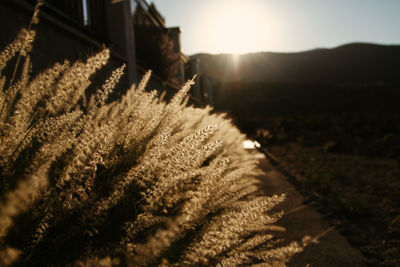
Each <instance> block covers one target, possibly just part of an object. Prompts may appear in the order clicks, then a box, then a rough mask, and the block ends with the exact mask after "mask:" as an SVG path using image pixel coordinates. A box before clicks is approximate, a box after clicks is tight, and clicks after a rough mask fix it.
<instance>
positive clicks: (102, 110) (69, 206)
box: [0, 13, 304, 266]
mask: <svg viewBox="0 0 400 267" xmlns="http://www.w3.org/2000/svg"><path fill="white" fill-rule="evenodd" d="M35 14H36V13H35ZM35 16H36V15H35ZM34 33H35V31H34V30H31V29H30V27H29V28H28V29H27V30H23V31H22V32H21V33H20V34H19V35H18V37H17V38H16V39H15V41H14V42H12V43H11V44H10V45H8V46H7V47H6V48H5V49H4V50H3V52H2V53H1V55H0V72H1V73H2V72H3V71H4V69H5V68H8V67H10V66H9V63H8V62H9V60H10V59H11V58H13V57H15V56H16V57H18V60H17V66H15V71H14V72H13V73H14V74H13V75H12V77H11V79H6V76H5V75H3V74H1V73H0V74H1V77H0V81H1V89H2V90H1V94H0V105H1V113H0V118H1V120H0V136H1V143H0V172H1V178H0V182H1V187H0V197H1V198H0V200H1V202H0V265H1V266H7V265H25V266H43V265H46V264H47V265H51V266H53V265H56V266H58V265H74V266H113V265H129V266H136V265H140V266H148V265H160V266H166V265H174V266H182V265H184V266H190V265H219V266H231V265H239V264H249V263H264V264H266V265H274V266H276V265H279V266H280V265H284V264H285V262H287V261H288V260H289V258H290V256H291V255H293V254H295V253H297V252H299V251H301V249H302V247H303V245H304V244H298V243H296V242H292V243H291V244H289V245H282V244H280V243H279V242H278V241H277V240H275V239H274V237H273V235H272V232H273V231H274V230H276V229H280V228H279V227H275V226H273V225H272V224H273V223H275V222H276V221H277V220H278V219H279V218H280V217H281V216H282V212H278V213H273V212H271V209H272V208H274V207H275V206H276V205H277V204H278V203H280V202H281V201H283V199H284V196H283V195H282V196H272V197H267V196H262V195H257V194H255V193H256V191H257V186H256V183H257V180H256V179H255V178H254V175H255V174H257V172H258V171H257V168H256V164H257V162H256V161H254V158H253V157H252V155H251V153H249V152H247V151H245V150H244V149H243V148H242V146H241V142H242V141H243V140H244V135H243V134H241V133H240V132H239V131H238V130H237V128H235V127H234V126H233V125H232V124H231V122H230V121H229V120H227V119H226V118H225V117H224V115H217V114H211V113H210V111H211V108H209V107H207V108H195V107H187V106H186V105H185V97H186V95H187V92H188V90H189V88H190V85H191V84H192V83H193V80H190V81H188V82H187V83H186V84H185V85H184V86H183V88H182V90H181V91H179V92H178V93H177V94H176V95H175V96H174V98H173V99H172V100H171V101H170V102H169V103H165V102H163V101H161V100H160V99H159V98H158V97H157V93H156V92H155V91H152V92H146V91H145V85H146V83H147V81H148V79H149V78H150V72H149V73H147V74H146V75H145V77H144V79H143V81H142V82H141V83H140V84H139V85H138V86H137V87H135V86H133V87H132V88H130V89H129V90H128V91H127V93H126V94H125V95H124V96H123V97H122V98H121V99H120V100H119V101H115V102H111V103H107V104H106V100H107V97H108V95H109V94H110V92H111V91H112V89H113V88H114V87H115V85H116V84H117V83H118V80H119V79H120V77H121V76H122V75H123V69H124V66H122V67H120V68H118V69H116V70H115V71H114V72H113V73H112V74H111V75H110V77H109V78H108V79H107V80H106V81H105V83H104V85H103V87H102V88H101V89H100V90H98V92H97V93H96V94H95V95H94V96H93V97H92V101H88V102H87V103H84V104H83V106H84V108H83V110H82V109H81V108H80V105H78V102H79V100H80V99H83V95H84V93H85V89H86V88H87V87H88V86H89V85H90V77H91V75H92V74H93V73H95V72H96V71H97V70H98V69H100V68H101V67H102V66H103V65H105V64H106V62H107V59H108V57H109V51H108V50H107V49H105V50H103V51H100V52H99V53H98V54H96V55H94V56H92V57H89V58H88V59H87V60H86V61H85V62H80V61H78V62H75V63H70V62H68V61H65V62H64V63H57V64H55V65H54V66H53V67H51V68H49V69H48V70H46V71H44V72H43V73H41V74H39V75H38V76H36V77H34V78H33V79H32V78H31V77H30V75H29V73H30V69H31V62H30V60H29V51H30V45H31V43H32V41H33V39H34ZM20 61H23V66H22V68H19V67H18V64H19V62H20ZM15 74H17V75H15ZM17 76H18V79H15V77H17ZM3 87H4V88H5V89H4V90H3ZM267 212H268V213H267Z"/></svg>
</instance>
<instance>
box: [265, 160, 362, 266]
mask: <svg viewBox="0 0 400 267" xmlns="http://www.w3.org/2000/svg"><path fill="white" fill-rule="evenodd" d="M260 168H262V169H263V170H264V171H265V175H262V176H259V177H258V178H259V180H260V181H261V182H262V183H261V189H262V190H263V191H264V192H266V193H267V194H268V195H273V194H281V193H286V194H287V197H286V201H285V202H284V203H283V204H281V205H280V208H281V209H283V210H284V211H285V215H284V216H283V218H282V219H281V220H280V221H279V222H278V223H277V225H280V226H283V227H285V228H286V232H284V233H282V234H279V235H282V237H283V238H285V240H298V241H301V239H302V238H303V237H304V236H306V235H309V236H311V237H316V236H318V235H320V234H322V236H321V237H320V238H319V242H318V243H311V244H310V245H308V246H307V247H306V248H305V250H304V251H303V252H302V253H300V254H298V255H296V256H295V257H293V259H292V260H291V262H290V263H289V264H288V265H289V266H306V265H307V264H309V266H324V267H325V266H343V267H345V266H366V265H365V264H364V263H363V259H364V258H363V256H362V255H361V253H360V252H359V251H358V250H356V249H354V248H353V247H351V246H350V244H349V243H348V242H347V240H346V238H344V237H343V236H342V235H341V234H340V233H339V232H338V231H336V230H335V229H334V228H333V227H332V226H331V225H329V223H328V222H327V221H326V220H325V219H324V218H322V216H321V215H320V214H319V213H318V212H317V211H316V210H314V209H313V208H312V207H310V206H303V202H304V197H303V196H302V195H301V194H300V193H299V192H297V190H296V189H295V188H294V186H293V185H292V184H290V183H289V182H288V180H287V178H286V177H285V176H284V175H282V174H281V173H280V172H278V171H277V170H276V169H275V168H274V167H273V166H272V165H271V164H270V163H269V161H268V160H266V159H265V158H264V159H261V160H260Z"/></svg>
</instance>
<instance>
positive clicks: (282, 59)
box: [192, 43, 400, 85]
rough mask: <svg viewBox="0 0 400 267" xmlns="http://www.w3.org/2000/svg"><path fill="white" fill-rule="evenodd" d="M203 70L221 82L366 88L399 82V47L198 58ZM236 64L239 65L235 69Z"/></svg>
mask: <svg viewBox="0 0 400 267" xmlns="http://www.w3.org/2000/svg"><path fill="white" fill-rule="evenodd" d="M192 57H193V58H198V59H200V69H201V71H203V72H205V73H206V74H208V75H209V76H211V77H212V78H213V79H214V80H217V81H221V82H233V81H243V82H273V83H295V84H299V83H301V84H336V85H338V84H360V83H362V84H365V83H399V82H400V45H377V44H367V43H352V44H347V45H343V46H339V47H336V48H332V49H314V50H310V51H305V52H299V53H273V52H258V53H249V54H244V55H240V56H238V58H236V59H235V57H234V56H232V55H231V54H219V55H211V54H196V55H193V56H192ZM235 62H237V65H235Z"/></svg>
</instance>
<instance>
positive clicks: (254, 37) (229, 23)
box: [202, 1, 276, 54]
mask: <svg viewBox="0 0 400 267" xmlns="http://www.w3.org/2000/svg"><path fill="white" fill-rule="evenodd" d="M213 10H215V12H212V14H211V15H210V16H208V17H207V21H206V23H205V24H203V27H202V31H203V33H204V35H205V36H207V38H205V40H203V42H204V46H207V47H209V48H210V50H212V51H215V52H219V53H233V54H243V53H247V52H256V51H260V50H263V49H265V46H266V44H267V43H268V42H267V37H268V36H269V37H271V36H273V38H276V34H275V32H274V30H275V29H274V27H273V26H274V25H272V23H270V21H271V18H268V17H267V14H265V13H264V12H263V11H262V10H259V9H257V5H254V4H250V3H249V2H246V1H229V2H225V3H224V4H222V3H221V4H220V5H219V6H215V7H214V9H213Z"/></svg>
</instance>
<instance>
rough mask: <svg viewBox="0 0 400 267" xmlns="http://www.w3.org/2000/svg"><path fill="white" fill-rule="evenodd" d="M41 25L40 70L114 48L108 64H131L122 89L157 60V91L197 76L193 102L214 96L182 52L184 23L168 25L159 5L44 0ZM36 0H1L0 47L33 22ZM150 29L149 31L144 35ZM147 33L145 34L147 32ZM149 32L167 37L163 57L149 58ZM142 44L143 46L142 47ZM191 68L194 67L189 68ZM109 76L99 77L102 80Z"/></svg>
mask: <svg viewBox="0 0 400 267" xmlns="http://www.w3.org/2000/svg"><path fill="white" fill-rule="evenodd" d="M43 2H44V5H43V6H42V7H41V11H40V15H39V18H40V23H39V26H38V27H37V37H36V40H35V44H34V49H33V52H32V62H33V63H34V68H33V72H34V74H35V73H37V72H40V71H42V70H44V69H46V68H48V67H49V66H51V65H52V64H53V63H55V62H60V61H63V60H64V59H68V60H71V61H72V60H76V59H82V58H85V57H87V55H90V54H94V53H95V52H97V51H99V50H100V49H102V48H103V47H104V46H106V47H108V48H110V51H111V59H110V63H109V64H108V66H107V68H109V69H114V68H115V67H117V66H120V65H121V64H122V63H126V64H127V71H126V72H127V75H125V77H124V80H123V81H122V82H121V85H120V87H121V88H128V87H129V86H130V85H131V84H132V83H136V82H138V81H139V80H140V78H141V76H142V75H143V74H144V73H145V72H146V70H147V69H150V68H152V69H153V68H154V66H155V65H154V64H153V65H152V64H149V61H151V60H153V61H154V62H156V63H158V64H159V63H160V62H161V63H162V64H159V65H158V67H159V68H158V69H156V68H154V69H155V70H154V71H153V73H154V74H153V76H152V79H151V81H150V82H149V87H150V88H151V89H154V88H157V89H158V90H160V91H166V92H167V96H168V95H170V96H171V95H173V94H174V93H175V92H176V91H177V90H179V88H180V86H181V85H182V83H183V82H184V81H185V80H187V79H189V78H191V77H192V76H193V75H195V74H197V75H198V76H199V77H198V79H197V81H196V86H195V87H194V88H192V92H193V93H192V96H191V99H192V102H193V103H197V104H207V103H208V102H209V101H208V100H210V99H212V98H210V97H207V95H206V94H203V93H202V92H206V91H207V92H209V91H210V89H209V88H208V89H201V88H200V79H203V78H200V77H201V75H200V74H199V73H198V72H196V71H198V68H197V69H196V68H193V67H189V66H191V65H193V64H192V62H191V60H190V58H189V57H187V56H185V55H184V54H183V53H182V52H181V45H180V29H179V27H174V28H167V27H165V21H164V19H163V17H162V16H161V14H160V13H159V12H158V10H157V9H156V7H155V6H154V5H153V4H148V3H147V2H146V1H145V0H44V1H43ZM35 3H36V0H0V47H4V46H5V45H7V44H8V43H9V42H10V41H11V40H12V39H13V38H14V37H15V36H16V35H17V33H18V32H19V31H20V29H21V28H23V27H26V26H27V25H28V24H29V21H30V18H31V16H32V12H33V8H34V5H35ZM144 33H146V34H144ZM142 35H143V36H142ZM146 36H151V38H152V40H153V39H154V40H155V41H157V40H161V45H160V49H159V53H158V54H159V55H158V56H159V57H158V58H155V59H154V58H153V59H149V57H148V56H147V55H148V54H150V55H151V54H154V53H153V52H154V51H150V50H149V49H150V48H152V47H147V51H146V50H145V49H143V45H144V46H146V41H148V40H146V39H144V40H143V39H141V38H145V37H146ZM141 46H142V48H140V47H141ZM188 70H189V71H188ZM100 79H101V80H104V78H99V80H100Z"/></svg>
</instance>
